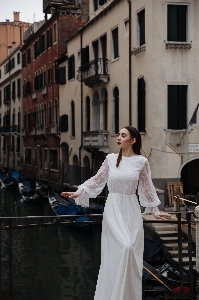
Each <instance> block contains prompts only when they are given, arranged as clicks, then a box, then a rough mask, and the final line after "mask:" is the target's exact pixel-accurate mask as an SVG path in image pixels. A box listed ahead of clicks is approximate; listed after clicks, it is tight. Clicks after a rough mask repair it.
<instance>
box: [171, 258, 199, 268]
mask: <svg viewBox="0 0 199 300" xmlns="http://www.w3.org/2000/svg"><path fill="white" fill-rule="evenodd" d="M173 260H175V261H176V262H177V263H178V258H177V257H173ZM182 261H183V263H182V264H183V266H187V265H189V258H188V257H183V259H182ZM192 263H193V265H195V264H196V258H195V257H192Z"/></svg>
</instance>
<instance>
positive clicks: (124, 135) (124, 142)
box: [117, 128, 136, 150]
mask: <svg viewBox="0 0 199 300" xmlns="http://www.w3.org/2000/svg"><path fill="white" fill-rule="evenodd" d="M135 142H136V139H135V138H133V139H132V138H131V135H130V132H129V131H128V130H127V129H126V128H122V129H121V130H120V132H119V134H118V137H117V145H118V148H121V149H122V150H124V149H129V148H132V145H133V144H134V143H135Z"/></svg>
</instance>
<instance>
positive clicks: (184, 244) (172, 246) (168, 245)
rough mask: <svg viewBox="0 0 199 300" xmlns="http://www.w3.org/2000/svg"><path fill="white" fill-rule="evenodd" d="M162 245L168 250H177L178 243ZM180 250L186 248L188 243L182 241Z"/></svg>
mask: <svg viewBox="0 0 199 300" xmlns="http://www.w3.org/2000/svg"><path fill="white" fill-rule="evenodd" d="M164 247H165V248H166V249H167V250H168V251H171V250H178V248H179V247H178V243H168V244H165V245H164ZM182 250H188V245H187V243H182Z"/></svg>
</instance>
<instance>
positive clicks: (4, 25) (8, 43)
mask: <svg viewBox="0 0 199 300" xmlns="http://www.w3.org/2000/svg"><path fill="white" fill-rule="evenodd" d="M13 19H14V20H13V21H10V20H6V21H5V22H0V32H1V35H0V62H2V61H3V60H4V59H5V58H6V57H7V56H8V55H9V54H10V51H12V48H13V46H15V47H18V46H19V45H22V42H23V33H24V31H26V30H27V29H28V27H29V26H30V24H29V23H28V22H22V21H20V13H19V12H13Z"/></svg>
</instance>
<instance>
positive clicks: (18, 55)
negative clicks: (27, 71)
mask: <svg viewBox="0 0 199 300" xmlns="http://www.w3.org/2000/svg"><path fill="white" fill-rule="evenodd" d="M20 62H21V57H20V53H17V64H20Z"/></svg>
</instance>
